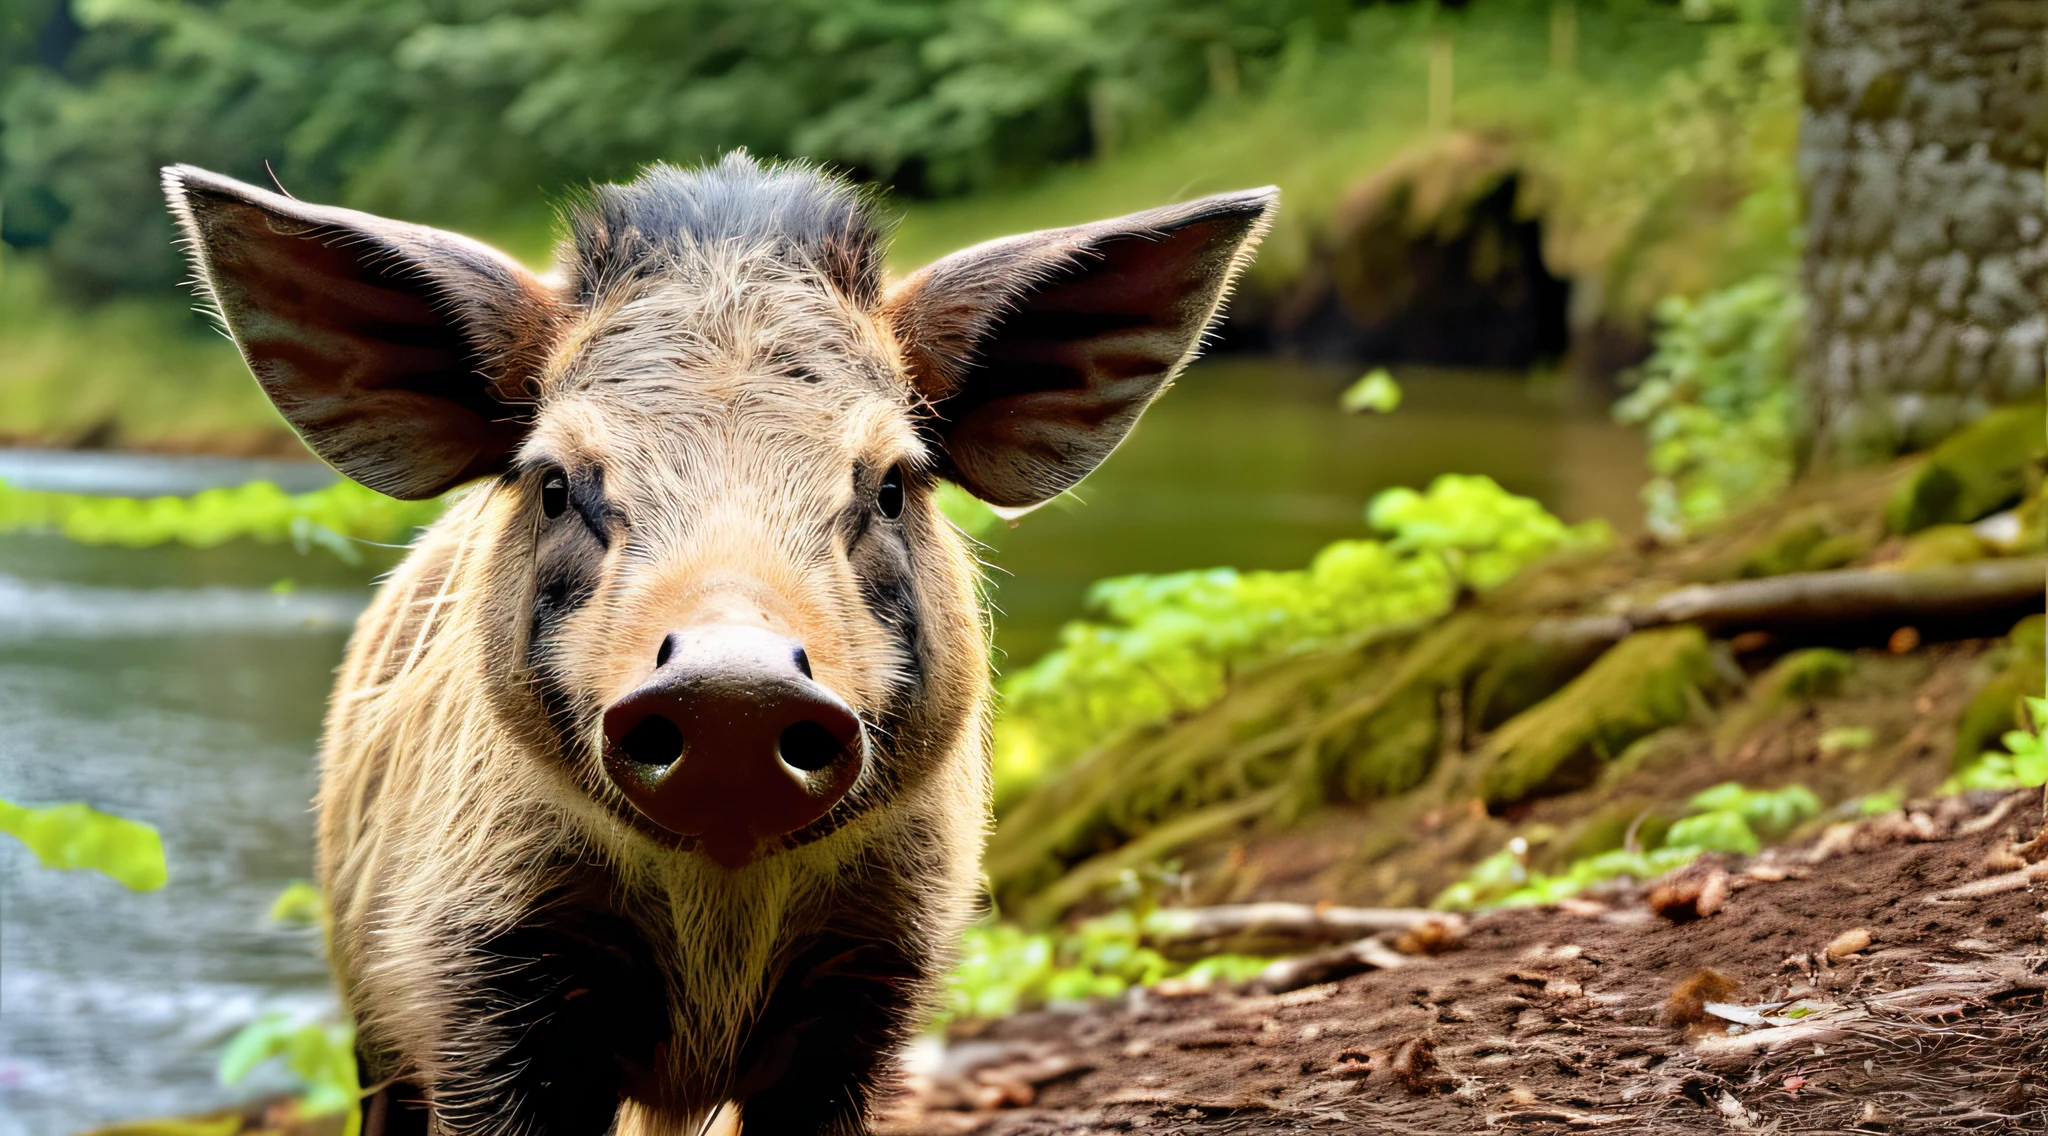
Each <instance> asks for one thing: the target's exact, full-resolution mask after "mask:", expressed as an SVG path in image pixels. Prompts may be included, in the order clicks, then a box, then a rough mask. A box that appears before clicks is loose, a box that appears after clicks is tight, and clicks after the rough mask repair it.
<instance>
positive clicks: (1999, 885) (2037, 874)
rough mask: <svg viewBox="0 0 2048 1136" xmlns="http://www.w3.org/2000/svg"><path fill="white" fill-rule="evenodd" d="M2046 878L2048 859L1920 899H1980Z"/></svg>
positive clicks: (2047, 874) (1930, 900) (1931, 901)
mask: <svg viewBox="0 0 2048 1136" xmlns="http://www.w3.org/2000/svg"><path fill="white" fill-rule="evenodd" d="M2043 880H2048V860H2043V861H2041V862H2040V863H2038V864H2030V865H2028V866H2027V867H2024V868H2021V869H2020V870H2019V871H2016V872H2006V873H2005V874H2003V875H1998V876H1990V877H1987V878H1985V879H1981V880H1971V881H1970V882H1969V883H1966V884H1957V885H1956V886H1955V887H1952V888H1949V889H1947V890H1945V891H1938V892H1935V893H1933V894H1931V895H1928V896H1925V897H1924V898H1922V899H1921V901H1920V902H1922V903H1952V902H1954V901H1956V900H1958V899H1982V898H1984V897H1985V896H1987V895H1999V894H2001V893H2003V892H2008V891H2019V890H2020V889H2021V888H2024V887H2026V886H2028V885H2029V884H2036V883H2040V882H2041V881H2043Z"/></svg>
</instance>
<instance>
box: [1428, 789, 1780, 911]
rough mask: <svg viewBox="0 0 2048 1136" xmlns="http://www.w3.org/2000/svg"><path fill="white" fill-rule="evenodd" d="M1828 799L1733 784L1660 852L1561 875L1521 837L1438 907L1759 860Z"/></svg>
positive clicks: (1540, 896)
mask: <svg viewBox="0 0 2048 1136" xmlns="http://www.w3.org/2000/svg"><path fill="white" fill-rule="evenodd" d="M1820 808H1821V804H1820V798H1819V797H1816V796H1815V795H1814V794H1813V791H1812V790H1810V789H1808V788H1807V787H1806V786H1804V785H1787V786H1785V787H1784V788H1782V789H1749V788H1745V787H1744V786H1742V785H1741V784H1739V783H1737V782H1734V781H1728V782H1723V783H1722V784H1719V785H1716V786H1714V787H1713V788H1711V789H1706V790H1703V791H1701V792H1699V793H1695V794H1694V795H1693V796H1692V798H1691V799H1690V800H1688V801H1687V802H1686V809H1687V810H1688V812H1689V813H1690V815H1688V816H1686V817H1684V818H1682V819H1680V820H1678V821H1677V822H1675V823H1674V824H1672V826H1671V827H1670V829H1669V830H1667V831H1666V833H1665V835H1664V838H1663V840H1662V842H1661V843H1660V844H1659V846H1658V847H1655V848H1650V849H1637V848H1616V849H1613V850H1611V851H1607V852H1601V853H1599V854H1597V855H1593V856H1587V857H1584V858H1581V859H1579V860H1575V861H1573V862H1572V863H1571V864H1570V865H1569V866H1568V867H1566V868H1565V869H1564V870H1563V871H1561V872H1557V873H1555V874H1550V873H1544V872H1537V871H1532V870H1531V869H1530V868H1529V865H1528V844H1527V842H1526V841H1524V840H1521V839H1520V838H1517V839H1516V840H1514V841H1511V842H1510V843H1509V844H1508V847H1506V848H1504V849H1502V850H1501V851H1499V852H1496V853H1494V854H1493V855H1491V856H1489V857H1487V858H1486V859H1484V860H1481V861H1480V862H1479V863H1478V864H1476V865H1474V866H1473V868H1472V870H1471V871H1470V872H1468V873H1466V875H1465V878H1464V879H1462V880H1459V881H1458V882H1457V883H1454V884H1452V885H1451V886H1450V887H1447V888H1445V889H1444V890H1443V892H1442V893H1440V894H1439V895H1438V896H1437V897H1436V901H1435V902H1434V903H1433V904H1432V906H1434V907H1436V908H1438V909H1440V910H1447V911H1471V910H1475V909H1485V908H1494V907H1537V906H1543V905H1547V904H1553V903H1556V902H1557V901H1558V900H1560V899H1564V898H1567V897H1569V896H1574V895H1577V894H1579V893H1580V892H1583V891H1585V890H1587V889H1588V888H1591V887H1594V886H1596V885H1599V884H1603V883H1606V882H1608V881H1611V880H1616V879H1622V878H1627V879H1634V880H1649V879H1654V878H1656V877H1658V876H1661V875H1663V874H1664V873H1666V872H1669V871H1671V870H1672V869H1674V868H1682V867H1684V866H1685V865H1687V864H1689V863H1691V862H1693V861H1694V860H1696V859H1698V858H1699V857H1700V856H1701V855H1702V854H1703V853H1707V852H1730V853H1735V854H1737V855H1744V856H1753V855H1755V854H1756V853H1757V851H1758V850H1759V849H1760V848H1761V847H1762V838H1761V837H1759V835H1758V834H1759V833H1762V834H1764V836H1767V837H1770V838H1772V839H1776V838H1779V837H1782V836H1784V835H1785V834H1786V833H1789V832H1791V831H1792V830H1793V829H1795V828H1797V827H1798V826H1799V825H1801V824H1804V823H1805V822H1806V821H1808V820H1811V819H1812V818H1814V817H1816V816H1818V815H1820Z"/></svg>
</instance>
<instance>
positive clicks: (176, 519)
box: [0, 481, 445, 564]
mask: <svg viewBox="0 0 2048 1136" xmlns="http://www.w3.org/2000/svg"><path fill="white" fill-rule="evenodd" d="M444 504H445V502H443V501H440V500H433V501H399V500H395V499H393V498H390V497H386V496H384V495H383V494H381V493H379V492H377V491H376V490H374V489H368V488H365V487H364V486H361V485H358V484H356V483H355V482H353V481H337V482H335V483H334V484H333V485H330V486H328V487H326V488H325V489H316V490H314V491H312V492H310V493H297V494H293V493H286V492H285V491H284V490H282V489H280V488H278V487H277V486H276V485H274V484H272V483H270V482H267V481H252V482H249V483H248V484H245V485H238V486H232V487H227V488H220V489H208V490H205V491H204V492H200V493H195V494H193V495H192V496H190V497H151V498H137V497H99V496H91V495H87V494H81V493H47V492H42V491H39V490H33V489H17V488H15V487H13V486H10V485H7V484H6V483H4V482H0V533H4V532H18V531H23V530H46V531H55V532H60V533H62V534H64V535H65V536H66V537H69V538H70V539H72V540H75V541H78V542H80V543H82V544H120V545H127V546H129V547H142V546H146V545H153V544H165V543H170V542H177V543H180V544H189V545H194V546H197V547H200V548H208V547H212V546H214V545H218V544H225V543H227V542H228V541H231V540H257V541H263V542H266V543H271V544H277V543H282V542H285V541H290V542H291V543H292V544H294V545H295V546H297V547H298V549H299V550H300V551H301V552H304V551H307V550H309V549H311V548H314V547H318V548H324V549H326V550H328V551H329V552H332V553H333V554H335V555H336V556H338V557H340V558H341V559H343V560H344V561H347V562H349V563H351V564H353V563H356V562H358V561H360V560H361V559H362V553H361V551H360V549H358V548H357V546H356V542H357V541H369V542H374V543H380V544H395V543H402V542H404V541H407V540H410V539H411V537H412V534H413V532H414V530H416V529H417V528H419V527H420V526H422V525H425V524H428V523H430V522H431V521H432V520H433V519H434V518H435V517H437V516H439V515H440V513H441V509H442V508H443V506H444Z"/></svg>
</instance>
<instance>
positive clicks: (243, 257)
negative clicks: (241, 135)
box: [164, 166, 558, 500]
mask: <svg viewBox="0 0 2048 1136" xmlns="http://www.w3.org/2000/svg"><path fill="white" fill-rule="evenodd" d="M164 193H165V195H166V196H167V197H168V198H169V199H170V206H171V212H172V213H173V214H175V215H176V216H177V219H178V223H179V226H180V227H181V228H183V229H184V231H185V237H186V240H187V243H188V244H189V246H190V251H191V253H192V257H193V260H194V266H195V268H196V269H197V275H198V278H199V283H200V284H201V285H202V286H203V287H204V288H205V289H206V290H207V292H209V293H210V294H211V298H212V299H213V301H214V303H215V305H216V306H217V307H218V309H219V313H220V317H221V319H222V321H223V322H225V323H226V324H227V330H228V332H229V334H231V335H232V336H233V337H234V340H235V345H236V346H237V347H239V348H241V351H242V357H243V358H244V359H245V360H247V361H248V364H249V369H250V370H251V371H253V372H255V375H256V381H257V382H258V383H260V384H262V386H263V392H264V393H265V394H267V395H269V396H270V400H271V401H272V402H273V403H275V404H276V405H277V409H278V411H279V412H280V413H281V414H283V415H284V417H285V420H286V421H288V422H290V423H291V425H292V428H293V429H294V430H297V431H298V432H299V436H300V437H302V438H304V439H305V441H306V444H307V445H308V446H310V447H312V449H313V452H314V453H316V454H319V455H320V457H321V458H322V459H324V460H325V461H326V462H327V463H328V464H329V465H332V466H333V467H334V468H336V469H338V470H340V471H341V472H342V473H345V474H347V475H348V476H349V477H352V478H354V479H355V480H357V481H360V482H362V483H363V484H364V485H367V486H369V487H370V488H372V489H375V490H378V491H380V492H383V493H388V494H390V495H391V496H393V497H401V498H405V499H408V500H413V499H418V498H422V497H432V496H435V495H436V494H439V493H442V492H445V491H447V490H449V489H452V488H454V487H455V486H457V485H460V484H462V483H463V482H465V481H469V480H471V479H473V478H477V477H482V476H484V475H486V474H490V473H495V472H497V471H499V470H502V469H504V468H505V467H506V465H507V464H508V463H509V462H510V460H511V458H512V455H513V453H514V452H515V451H516V450H517V448H518V446H519V443H520V441H521V440H522V439H523V438H524V437H525V435H526V431H527V429H528V425H527V423H526V421H525V418H526V417H527V415H526V413H525V411H526V410H527V409H529V408H530V404H531V403H532V402H533V400H534V396H535V393H536V392H535V391H534V389H533V388H534V384H535V382H536V381H537V379H538V377H539V374H540V368H541V360H542V359H543V358H544V357H545V353H546V351H547V348H548V345H549V344H550V343H551V342H552V340H553V335H554V329H555V328H556V326H557V325H558V318H557V311H558V303H557V301H556V300H555V298H554V296H553V293H552V292H551V291H550V290H549V289H548V288H547V287H546V286H545V285H543V284H542V283H541V282H540V280H539V279H538V278H537V277H535V276H534V275H533V274H532V273H530V272H528V271H527V270H526V269H524V268H522V267H520V266H519V265H518V264H516V263H514V262H513V261H512V260H511V259H510V258H508V257H506V256H504V255H502V254H500V253H498V252H496V251H494V250H492V249H490V248H488V247H486V246H484V245H482V244H479V243H477V242H475V241H472V240H470V239H468V238H467V237H460V236H457V235H455V234H454V233H446V232H442V231H440V230H438V229H429V228H426V227H424V226H420V225H408V224H405V223H403V222H399V221H388V220H385V219H384V218H382V217H373V216H371V215H370V214H367V213H358V212H356V211H354V210H352V209H336V208H332V207H329V206H323V205H308V204H306V203H305V202H302V201H297V200H294V199H292V198H289V197H285V196H282V195H280V194H275V193H270V192H268V191H266V190H261V189H258V188H256V187H255V186H253V185H247V184H244V183H242V182H239V181H236V180H234V179H233V178H227V177H222V176H221V175H219V174H214V173H208V172H207V171H205V170H201V169H195V168H193V167H191V166H172V167H170V168H169V169H166V170H165V171H164Z"/></svg>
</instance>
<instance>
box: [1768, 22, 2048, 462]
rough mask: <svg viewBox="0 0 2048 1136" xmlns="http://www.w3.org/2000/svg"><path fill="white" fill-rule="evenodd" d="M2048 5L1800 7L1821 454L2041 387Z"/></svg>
mask: <svg viewBox="0 0 2048 1136" xmlns="http://www.w3.org/2000/svg"><path fill="white" fill-rule="evenodd" d="M2044 56H2048V0H1806V44H1805V88H1806V90H1805V98H1806V108H1805V116H1804V120H1803V122H1802V123H1801V129H1800V139H1799V167H1800V168H1799V173H1800V179H1801V182H1802V183H1803V186H1804V189H1805V193H1806V206H1807V247H1806V263H1805V280H1806V288H1807V293H1808V295H1809V297H1810V298H1811V301H1812V308H1811V316H1810V323H1809V326H1808V338H1807V356H1806V360H1805V364H1804V366H1803V368H1802V370H1803V374H1802V376H1801V377H1802V382H1803V384H1804V387H1805V390H1804V394H1805V399H1804V404H1805V408H1806V413H1807V414H1808V415H1809V420H1808V421H1807V422H1806V424H1805V426H1806V434H1807V437H1808V439H1809V441H1810V443H1811V445H1812V457H1813V459H1814V460H1816V461H1817V462H1820V463H1822V464H1847V463H1855V462H1862V461H1872V460H1879V459H1882V458H1885V457H1889V456H1891V455H1892V454H1894V453H1898V452H1900V451H1903V450H1911V449H1918V448H1922V447H1925V446H1927V445H1929V444H1931V443H1933V442H1935V441H1938V440H1940V439H1941V438H1942V437H1943V436H1944V435H1946V434H1948V433H1950V432H1951V431H1953V430H1955V429H1956V428H1957V427H1959V426H1961V425H1963V424H1965V423H1967V422H1969V421H1970V420H1972V419H1974V418H1976V417H1977V416H1978V415H1981V414H1983V413H1984V412H1985V411H1986V410H1987V409H1989V408H1990V407H1991V406H1993V405H1995V404H1997V403H1999V402H2004V401H2010V400H2013V399H2016V398H2020V397H2023V396H2026V395H2029V394H2032V393H2034V392H2038V391H2039V390H2040V389H2041V385H2042V375H2043V354H2044V345H2048V316H2044V300H2048V202H2044V199H2043V178H2042V164H2043V160H2044V158H2048V83H2044Z"/></svg>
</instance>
